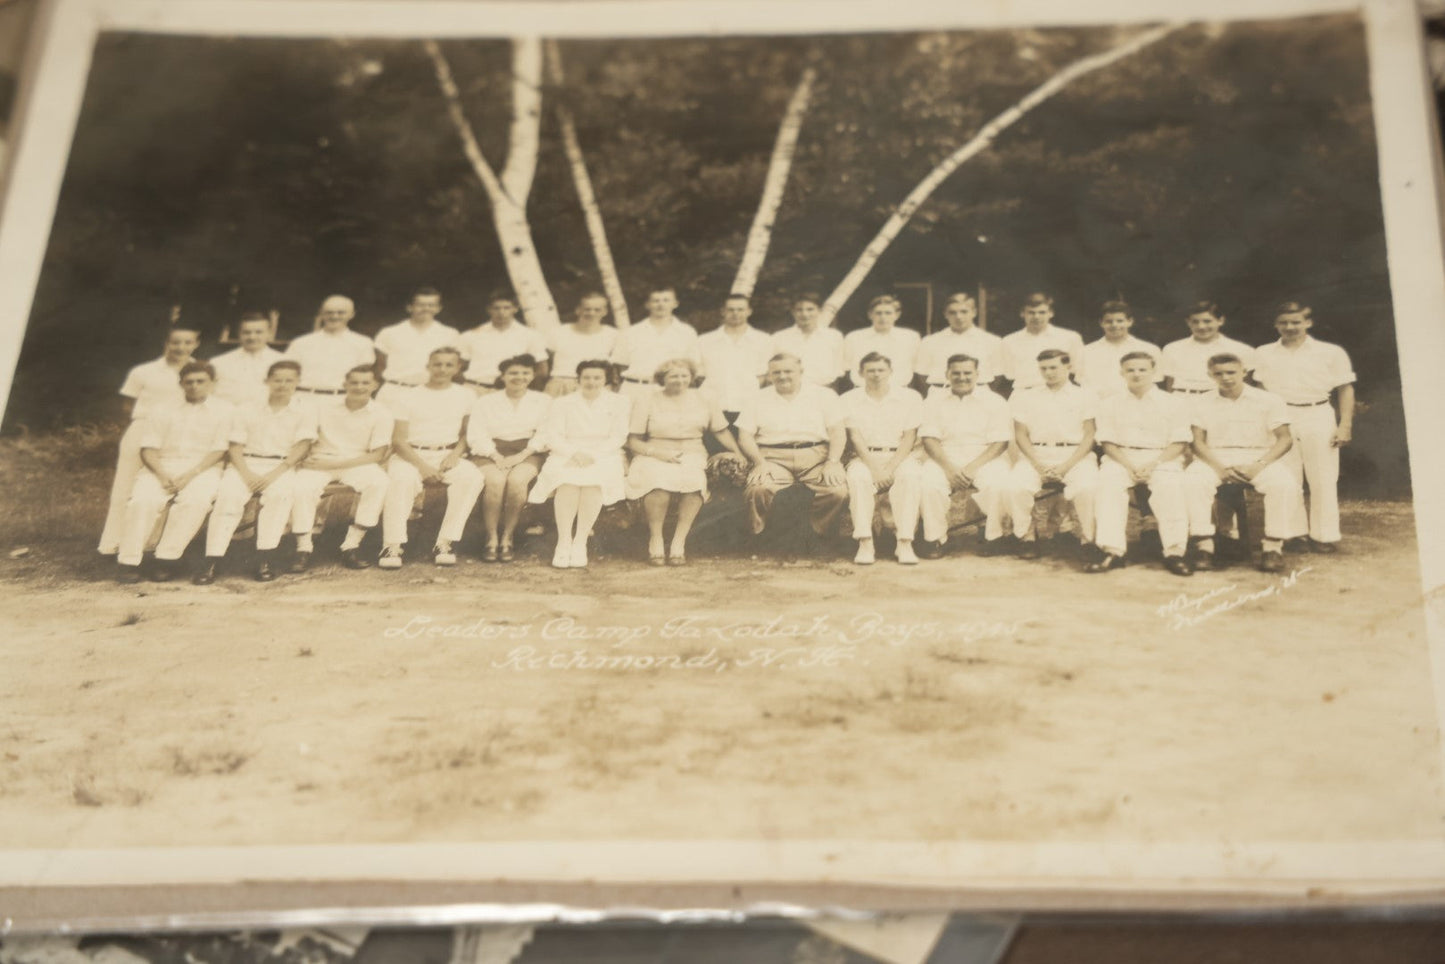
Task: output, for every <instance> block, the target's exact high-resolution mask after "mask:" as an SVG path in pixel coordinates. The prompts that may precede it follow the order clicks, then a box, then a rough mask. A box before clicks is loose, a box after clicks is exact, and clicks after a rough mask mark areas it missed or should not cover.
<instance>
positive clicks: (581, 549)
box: [572, 539, 587, 569]
mask: <svg viewBox="0 0 1445 964" xmlns="http://www.w3.org/2000/svg"><path fill="white" fill-rule="evenodd" d="M572 568H573V569H586V568H587V540H585V539H579V540H578V541H576V542H574V543H573V544H572Z"/></svg>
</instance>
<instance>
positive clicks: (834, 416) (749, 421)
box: [737, 382, 846, 445]
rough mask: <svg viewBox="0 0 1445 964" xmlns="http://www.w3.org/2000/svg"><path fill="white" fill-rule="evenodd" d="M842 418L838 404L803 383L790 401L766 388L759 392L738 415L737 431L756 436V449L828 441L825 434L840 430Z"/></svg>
mask: <svg viewBox="0 0 1445 964" xmlns="http://www.w3.org/2000/svg"><path fill="white" fill-rule="evenodd" d="M845 419H846V415H845V413H844V411H843V403H842V400H841V399H839V398H838V396H837V395H835V394H834V393H833V392H831V391H829V390H828V389H826V388H823V387H822V386H820V385H812V384H809V383H807V382H804V383H803V385H802V386H801V387H800V388H799V389H798V391H797V393H796V394H795V395H793V396H792V397H791V398H784V397H783V396H781V395H779V394H778V390H777V389H776V388H775V387H773V386H772V385H769V386H768V387H767V388H763V389H759V390H758V391H757V392H756V393H755V394H754V395H753V397H752V399H751V400H750V402H749V403H748V405H747V406H745V407H744V408H743V411H742V414H740V415H739V416H738V422H737V425H738V430H739V431H743V432H756V433H757V435H756V441H757V443H758V444H759V445H783V444H789V443H793V442H818V443H823V442H826V441H827V440H828V433H829V432H830V431H831V430H832V429H834V428H841V427H842V426H843V424H844V422H845Z"/></svg>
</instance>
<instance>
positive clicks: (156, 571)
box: [151, 559, 176, 582]
mask: <svg viewBox="0 0 1445 964" xmlns="http://www.w3.org/2000/svg"><path fill="white" fill-rule="evenodd" d="M175 578H176V564H175V563H174V562H163V561H161V560H160V559H157V560H156V561H155V565H154V566H153V567H152V568H151V582H170V581H171V580H172V579H175Z"/></svg>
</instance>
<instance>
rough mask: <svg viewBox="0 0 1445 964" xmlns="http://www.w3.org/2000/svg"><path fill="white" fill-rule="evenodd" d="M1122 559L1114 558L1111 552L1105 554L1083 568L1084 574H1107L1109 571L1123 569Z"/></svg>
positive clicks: (1121, 557)
mask: <svg viewBox="0 0 1445 964" xmlns="http://www.w3.org/2000/svg"><path fill="white" fill-rule="evenodd" d="M1123 568H1124V557H1123V556H1116V555H1114V554H1113V553H1112V552H1106V553H1104V554H1103V555H1102V556H1100V557H1099V558H1097V559H1095V560H1094V561H1092V562H1090V563H1089V564H1088V565H1086V566H1085V567H1084V571H1085V572H1108V571H1109V570H1110V569H1123Z"/></svg>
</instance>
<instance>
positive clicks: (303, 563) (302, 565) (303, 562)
mask: <svg viewBox="0 0 1445 964" xmlns="http://www.w3.org/2000/svg"><path fill="white" fill-rule="evenodd" d="M310 568H311V553H309V552H298V553H296V556H295V558H293V559H292V560H291V566H290V568H289V569H288V570H287V571H288V572H294V573H298V574H299V573H303V572H305V571H306V570H308V569H310Z"/></svg>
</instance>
